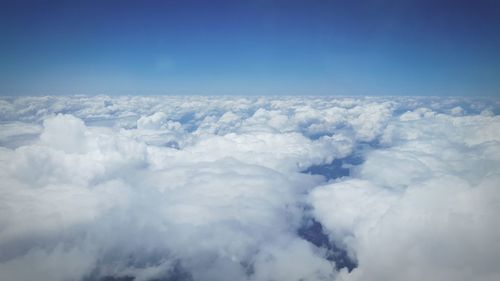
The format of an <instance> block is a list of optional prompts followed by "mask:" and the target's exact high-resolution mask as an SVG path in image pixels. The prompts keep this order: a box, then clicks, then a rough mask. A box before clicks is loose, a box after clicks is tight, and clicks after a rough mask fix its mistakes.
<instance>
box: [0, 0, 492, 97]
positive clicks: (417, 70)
mask: <svg viewBox="0 0 500 281" xmlns="http://www.w3.org/2000/svg"><path fill="white" fill-rule="evenodd" d="M0 35H1V37H0V40H1V42H0V43H1V44H0V94H2V95H19V94H258V95H262V94H303V95H305V94H341V95H359V94H363V95H377V94H383V95H399V94H406V95H496V96H500V1H496V0H474V1H473V0H470V1H461V0H455V1H452V0H449V1H439V0H434V1H430V0H429V1H428V0H418V1H417V0H371V1H369V0H365V1H362V0H358V1H348V0H345V1H334V0H330V1H315V0H309V1H306V0H304V1H293V0H248V1H243V0H240V1H239V0H232V1H217V0H208V1H207V0H205V1H189V0H187V1H186V0H183V1H180V0H179V1H177V0H163V1H151V0H144V1H139V0H136V1H124V0H117V1H105V0H101V1H78V0H62V1H44V0H33V1H27V0H17V1H16V0H2V1H0Z"/></svg>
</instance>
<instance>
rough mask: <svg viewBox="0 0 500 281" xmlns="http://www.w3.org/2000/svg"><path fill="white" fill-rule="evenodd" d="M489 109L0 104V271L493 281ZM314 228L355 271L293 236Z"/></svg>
mask: <svg viewBox="0 0 500 281" xmlns="http://www.w3.org/2000/svg"><path fill="white" fill-rule="evenodd" d="M495 106H496V105H495V102H494V101H483V100H463V99H423V98H301V97H293V98H292V97H289V98H245V97H237V98H223V97H140V96H135V97H116V98H110V97H106V96H98V97H85V96H81V97H23V98H4V99H0V121H1V124H0V145H1V147H0V178H1V181H0V276H2V278H4V279H6V280H9V281H17V280H31V279H33V278H35V279H38V280H99V279H100V278H103V277H106V276H115V277H127V276H129V277H135V280H145V281H147V280H155V279H161V278H167V277H173V276H176V277H178V278H180V276H184V278H185V279H187V280H191V279H192V280H217V281H221V280H231V281H233V280H249V281H250V280H251V281H260V280H366V279H369V280H373V279H377V280H421V279H433V280H436V279H438V280H470V279H480V280H495V278H498V274H499V271H498V270H497V269H496V267H495V264H494V263H495V261H496V260H498V258H499V257H500V249H499V248H498V247H497V246H495V245H496V239H497V237H500V228H499V227H498V226H497V225H498V224H496V223H495V215H496V214H498V212H499V211H500V210H499V205H498V202H499V201H500V198H499V194H500V193H499V192H498V190H497V189H498V182H500V179H499V177H500V176H499V175H500V171H499V169H500V127H499V124H500V119H498V116H496V115H495V114H494V112H495V111H496V110H497V108H496V107H495ZM354 155H355V156H361V157H362V158H363V159H364V162H363V163H361V164H359V163H354V167H352V168H351V174H350V176H348V177H343V178H339V179H333V180H331V181H330V182H326V180H325V178H323V177H321V176H318V175H311V174H306V173H302V172H303V171H305V170H307V168H308V167H310V166H313V165H314V166H318V165H319V166H321V165H324V166H325V167H329V166H328V164H329V163H330V162H331V161H332V160H334V159H343V158H346V157H352V156H354ZM339 161H341V160H339ZM345 161H347V160H345ZM346 164H351V165H352V163H350V162H349V161H347V162H346ZM325 171H329V172H330V173H335V171H333V170H331V169H330V170H329V169H326V168H325ZM329 177H332V175H329ZM311 218H313V219H315V220H316V221H319V222H320V223H321V224H322V226H323V229H324V231H325V232H326V234H328V237H329V239H330V242H331V243H333V244H335V247H337V248H345V249H346V250H347V252H348V254H349V255H350V257H351V259H353V260H356V261H357V263H358V267H357V268H355V269H354V270H353V271H352V272H348V271H347V270H346V269H342V270H340V269H339V268H338V265H336V264H335V259H332V258H331V255H330V256H329V254H328V251H332V249H325V248H324V247H326V246H325V245H324V244H322V245H319V244H318V243H316V245H319V246H315V241H307V240H305V239H304V238H303V237H301V236H300V235H299V234H298V229H299V228H301V227H303V224H304V221H306V220H307V219H311ZM316 235H321V234H320V233H316ZM320 247H323V248H320ZM336 266H337V267H336Z"/></svg>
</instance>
